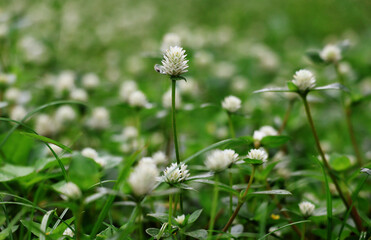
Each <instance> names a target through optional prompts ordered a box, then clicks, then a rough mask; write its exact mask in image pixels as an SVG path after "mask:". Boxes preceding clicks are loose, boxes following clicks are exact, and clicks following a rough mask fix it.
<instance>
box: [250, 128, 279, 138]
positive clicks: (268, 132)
mask: <svg viewBox="0 0 371 240" xmlns="http://www.w3.org/2000/svg"><path fill="white" fill-rule="evenodd" d="M277 135H278V131H277V130H276V129H274V128H273V127H271V126H268V125H267V126H262V127H261V128H260V129H259V130H256V131H254V133H253V139H254V141H261V140H262V139H263V138H264V137H266V136H277Z"/></svg>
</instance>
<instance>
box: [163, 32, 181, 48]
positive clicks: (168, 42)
mask: <svg viewBox="0 0 371 240" xmlns="http://www.w3.org/2000/svg"><path fill="white" fill-rule="evenodd" d="M175 46H178V47H180V37H179V35H178V34H175V33H167V34H166V35H165V36H164V38H163V39H162V45H161V51H162V52H166V50H167V49H169V48H170V47H175Z"/></svg>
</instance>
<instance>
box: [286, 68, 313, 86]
mask: <svg viewBox="0 0 371 240" xmlns="http://www.w3.org/2000/svg"><path fill="white" fill-rule="evenodd" d="M292 82H293V83H294V84H295V85H296V86H297V87H298V89H299V90H300V91H306V90H310V89H312V88H314V87H315V86H316V78H315V77H314V75H313V73H312V72H311V71H309V70H306V69H301V70H299V71H297V72H296V73H295V75H294V79H293V80H292Z"/></svg>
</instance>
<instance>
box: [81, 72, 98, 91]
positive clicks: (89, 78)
mask: <svg viewBox="0 0 371 240" xmlns="http://www.w3.org/2000/svg"><path fill="white" fill-rule="evenodd" d="M82 85H83V86H84V88H86V89H94V88H96V87H98V85H99V77H98V76H97V75H96V74H95V73H87V74H85V75H84V76H83V77H82Z"/></svg>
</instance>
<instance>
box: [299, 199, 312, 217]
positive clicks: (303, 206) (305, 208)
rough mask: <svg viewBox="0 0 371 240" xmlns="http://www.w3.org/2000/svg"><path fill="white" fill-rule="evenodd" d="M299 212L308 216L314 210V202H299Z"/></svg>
mask: <svg viewBox="0 0 371 240" xmlns="http://www.w3.org/2000/svg"><path fill="white" fill-rule="evenodd" d="M299 208H300V212H301V213H302V214H303V215H304V217H309V216H311V215H312V214H313V211H314V208H315V206H314V204H313V203H310V202H308V201H304V202H301V203H299Z"/></svg>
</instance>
